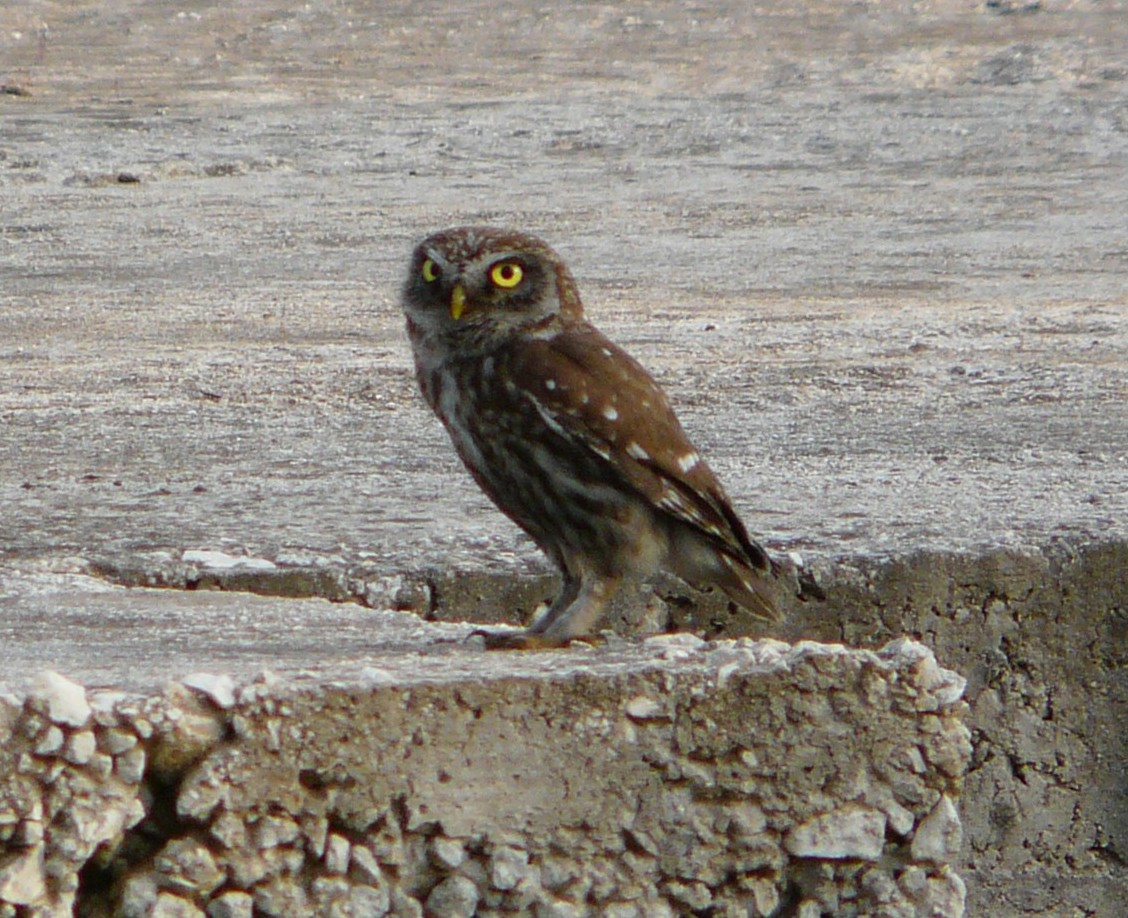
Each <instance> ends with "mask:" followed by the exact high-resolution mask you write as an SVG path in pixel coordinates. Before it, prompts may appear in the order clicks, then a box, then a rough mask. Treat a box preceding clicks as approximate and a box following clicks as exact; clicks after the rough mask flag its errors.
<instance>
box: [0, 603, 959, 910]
mask: <svg viewBox="0 0 1128 918" xmlns="http://www.w3.org/2000/svg"><path fill="white" fill-rule="evenodd" d="M401 617H408V616H401ZM963 687H964V680H963V679H962V677H959V676H957V675H956V674H955V673H952V672H950V671H947V670H943V669H941V668H940V667H938V666H937V665H936V661H935V658H934V657H933V656H932V653H931V651H929V650H928V649H927V648H925V647H923V646H922V645H920V644H915V643H913V642H910V641H900V642H897V643H895V644H891V645H890V646H889V647H887V648H885V649H884V650H883V651H881V652H880V653H877V654H874V653H869V652H864V651H851V650H847V649H846V648H843V647H840V646H839V647H831V646H827V645H821V644H813V643H801V644H799V645H795V646H792V645H789V644H784V643H780V642H752V641H748V640H745V641H721V642H715V643H706V642H703V641H701V640H700V639H699V638H695V637H693V636H690V635H673V636H669V637H667V636H660V637H655V638H651V639H650V640H649V641H648V642H646V643H644V644H642V645H638V644H635V645H627V646H622V647H609V648H606V649H604V650H600V651H595V650H592V651H587V652H583V651H577V652H573V653H571V654H537V655H524V656H516V657H510V658H508V659H507V658H505V657H502V656H498V655H486V654H466V653H465V652H457V651H456V652H454V653H453V654H447V655H444V656H438V655H430V656H420V655H418V654H405V653H401V654H398V655H396V654H392V655H387V656H385V657H384V658H383V659H381V660H380V665H379V666H378V667H374V666H369V667H367V668H364V669H359V670H356V671H354V673H353V674H351V675H347V676H346V675H345V674H344V672H343V671H341V674H340V676H339V677H338V678H337V679H335V680H332V681H327V680H326V679H325V677H324V675H322V676H321V677H317V678H315V677H312V676H311V677H307V678H304V679H302V678H297V679H291V680H287V681H282V680H279V679H277V678H266V679H260V680H258V681H255V682H253V683H249V684H243V685H241V686H237V685H236V684H235V683H234V682H233V680H231V679H230V678H229V677H226V676H223V677H216V676H204V675H201V674H196V675H194V676H191V677H189V678H188V679H186V680H185V681H184V682H183V683H174V684H173V685H171V686H170V687H169V688H168V689H166V691H165V692H164V693H163V694H161V695H157V696H149V697H147V698H142V697H137V696H125V695H123V694H122V693H120V692H112V691H111V692H106V691H103V692H95V693H92V694H91V695H90V696H89V697H87V695H86V693H85V692H84V691H83V690H82V689H81V688H80V687H79V686H77V685H76V684H75V683H72V682H69V681H68V680H65V679H64V678H63V677H62V676H59V675H57V674H54V673H49V674H46V675H43V676H40V677H39V679H38V680H37V683H36V685H35V686H34V687H33V688H32V690H31V691H30V693H29V694H28V697H27V700H26V701H25V702H24V703H23V705H22V707H18V706H16V705H11V706H8V705H4V704H3V703H2V702H0V715H2V720H0V726H2V728H3V740H4V742H3V749H4V751H3V753H0V756H2V759H0V761H3V768H2V769H0V774H2V775H3V776H4V785H3V787H4V796H3V798H2V799H4V800H5V801H6V802H5V805H4V808H3V809H0V833H2V837H3V840H4V841H5V842H6V843H7V844H8V847H9V848H10V849H12V851H11V853H10V854H9V855H8V856H7V858H6V859H5V861H4V863H3V864H2V865H0V902H4V901H7V902H10V903H13V904H15V905H29V906H34V907H35V908H37V909H38V911H36V912H35V913H37V914H67V913H69V912H70V910H71V909H72V907H73V908H75V909H76V911H77V912H78V913H79V914H83V915H89V916H96V915H124V916H135V915H154V914H155V915H174V914H175V915H202V914H204V913H205V910H206V912H207V914H212V915H214V914H221V915H228V914H247V915H250V914H251V910H252V908H253V911H254V914H256V915H271V916H293V915H306V914H317V915H356V916H376V918H379V916H381V915H396V916H418V915H422V914H424V913H426V914H429V915H434V916H458V915H461V916H470V915H474V914H477V915H483V916H484V915H503V914H514V913H520V914H533V913H535V914H537V915H553V916H557V915H559V916H565V915H566V916H580V915H593V916H594V915H621V916H638V918H642V916H663V915H665V916H673V915H678V914H710V915H734V916H735V915H769V914H780V913H786V914H828V913H829V914H850V915H856V914H881V915H888V916H913V915H918V914H929V915H958V914H961V913H962V912H963V906H964V899H965V888H964V884H963V882H962V881H961V880H960V878H959V876H958V875H957V874H956V873H955V872H954V871H953V870H952V869H951V866H950V865H951V863H952V861H953V860H954V858H955V856H956V855H957V853H958V851H959V847H960V841H961V837H962V836H961V827H960V820H959V817H958V814H957V811H956V807H955V803H954V800H956V799H958V796H959V788H960V784H961V779H962V776H963V773H964V771H965V770H966V767H967V760H968V757H969V753H970V743H969V739H968V731H967V729H966V727H964V725H963V724H962V723H961V718H960V716H959V714H960V709H961V708H962V706H963V703H962V701H961V700H960V699H961V696H962V692H963ZM358 724H362V725H363V727H362V728H360V729H358ZM518 748H519V750H520V751H517V750H518ZM3 908H4V906H3V905H0V909H3ZM4 913H5V914H15V912H13V911H12V910H11V908H10V907H9V908H8V909H7V910H6V911H5V912H4Z"/></svg>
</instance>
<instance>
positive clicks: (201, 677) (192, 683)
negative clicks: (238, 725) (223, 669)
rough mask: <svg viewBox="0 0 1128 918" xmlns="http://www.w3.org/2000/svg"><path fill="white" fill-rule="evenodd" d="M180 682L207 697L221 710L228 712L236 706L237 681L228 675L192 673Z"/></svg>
mask: <svg viewBox="0 0 1128 918" xmlns="http://www.w3.org/2000/svg"><path fill="white" fill-rule="evenodd" d="M180 681H181V683H182V684H183V685H186V686H188V688H190V689H193V690H195V691H197V692H200V693H201V694H203V695H206V696H207V697H208V699H209V700H211V702H212V703H213V704H214V705H215V706H216V707H217V708H219V709H221V710H224V711H226V710H227V709H228V708H231V707H234V706H235V680H234V679H232V678H231V677H230V676H228V675H218V676H217V675H215V674H213V673H192V674H191V675H189V676H185V677H184V678H183V679H181V680H180Z"/></svg>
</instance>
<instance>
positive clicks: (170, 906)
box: [147, 892, 205, 918]
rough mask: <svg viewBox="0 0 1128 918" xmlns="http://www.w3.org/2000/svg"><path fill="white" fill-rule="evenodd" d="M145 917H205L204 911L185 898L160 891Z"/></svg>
mask: <svg viewBox="0 0 1128 918" xmlns="http://www.w3.org/2000/svg"><path fill="white" fill-rule="evenodd" d="M147 918H205V916H204V913H203V912H202V911H201V910H200V909H199V908H197V907H196V906H195V904H193V903H192V902H189V901H188V900H187V899H181V898H180V896H174V895H173V894H172V893H170V892H162V893H161V894H160V895H159V896H157V901H156V904H155V905H154V906H153V908H152V911H150V912H149V914H148V916H147Z"/></svg>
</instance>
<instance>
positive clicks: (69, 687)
mask: <svg viewBox="0 0 1128 918" xmlns="http://www.w3.org/2000/svg"><path fill="white" fill-rule="evenodd" d="M29 699H30V700H31V701H32V704H33V705H34V706H36V707H37V709H40V710H44V711H46V713H47V716H48V717H49V718H50V719H51V720H52V721H53V722H55V723H57V724H62V725H63V726H65V727H81V726H84V725H85V724H86V722H87V721H88V720H89V719H90V705H89V704H88V703H87V701H86V689H84V688H83V687H82V686H81V685H79V684H78V683H76V682H71V680H70V679H68V678H66V677H65V676H60V675H59V674H58V673H56V672H52V671H51V670H45V671H44V672H41V673H40V674H39V675H38V676H36V677H35V682H34V683H33V685H32V690H31V693H30V695H29ZM40 706H41V707H40Z"/></svg>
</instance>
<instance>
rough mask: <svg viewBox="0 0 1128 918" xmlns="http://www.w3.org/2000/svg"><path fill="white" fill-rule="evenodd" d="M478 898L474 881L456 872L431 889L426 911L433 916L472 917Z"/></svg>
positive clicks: (443, 917) (442, 917)
mask: <svg viewBox="0 0 1128 918" xmlns="http://www.w3.org/2000/svg"><path fill="white" fill-rule="evenodd" d="M480 898H481V897H480V896H479V894H478V887H477V886H475V885H474V881H473V880H469V879H467V878H466V877H461V876H458V875H457V874H456V875H455V876H450V877H447V878H446V879H445V880H443V881H442V882H441V883H439V884H438V885H437V886H436V887H435V888H434V889H432V890H431V894H430V895H429V896H427V904H426V912H427V914H428V915H429V916H433V918H474V913H475V912H476V911H477V908H478V900H479V899H480Z"/></svg>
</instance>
